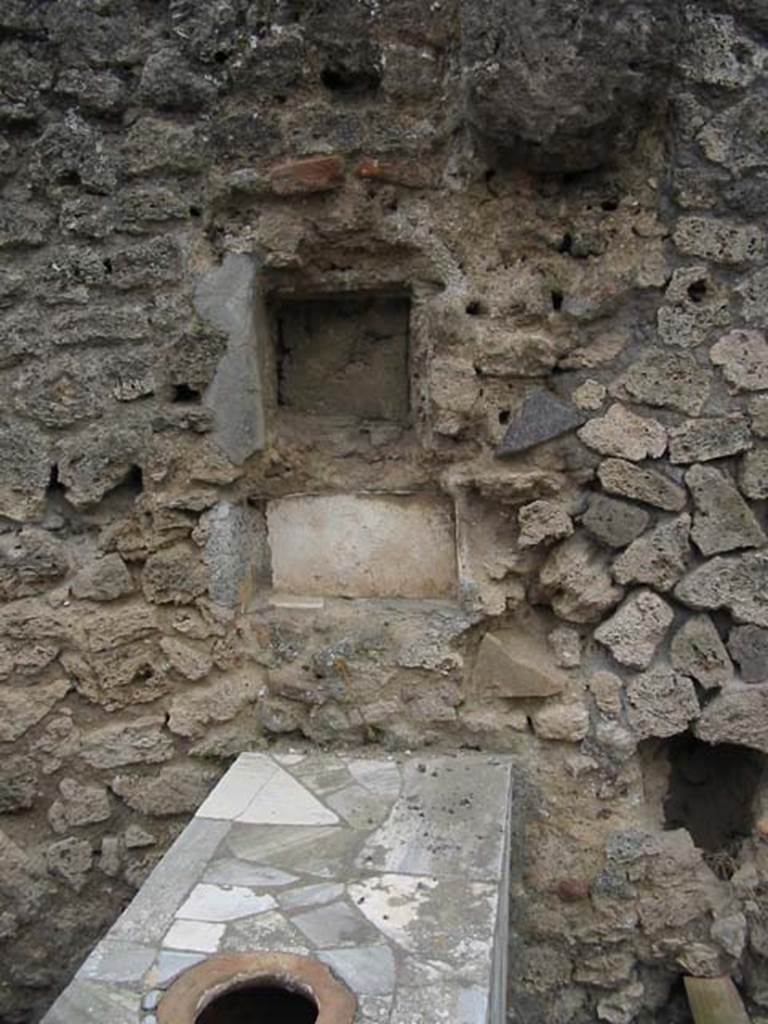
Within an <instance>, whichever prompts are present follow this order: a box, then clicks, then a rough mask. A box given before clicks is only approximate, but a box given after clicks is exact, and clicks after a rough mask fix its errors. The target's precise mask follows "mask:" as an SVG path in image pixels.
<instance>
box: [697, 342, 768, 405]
mask: <svg viewBox="0 0 768 1024" xmlns="http://www.w3.org/2000/svg"><path fill="white" fill-rule="evenodd" d="M709 358H710V360H711V361H712V362H713V363H714V365H715V366H719V367H721V369H722V371H723V376H724V377H725V379H726V380H727V381H728V383H729V384H731V385H732V386H733V388H734V389H735V390H736V391H763V390H765V389H766V388H768V343H766V340H765V334H763V332H762V331H744V330H736V331H729V332H728V333H727V334H724V335H723V336H722V337H721V338H720V339H719V340H718V341H717V342H715V344H714V345H713V346H712V348H711V349H710V350H709Z"/></svg>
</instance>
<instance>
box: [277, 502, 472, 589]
mask: <svg viewBox="0 0 768 1024" xmlns="http://www.w3.org/2000/svg"><path fill="white" fill-rule="evenodd" d="M267 523H268V530H269V544H270V547H271V551H272V578H273V585H274V587H275V589H276V590H285V591H288V592H292V593H299V594H328V595H337V596H341V597H414V598H416V597H421V598H424V597H433V598H440V597H442V598H448V597H453V596H455V594H456V590H457V574H456V551H455V545H454V525H453V514H452V511H451V507H450V505H449V504H448V503H447V502H446V501H444V500H443V499H440V498H435V497H431V496H424V495H328V496H325V495H323V496H308V497H292V498H282V499H279V500H277V501H271V502H269V504H268V505H267Z"/></svg>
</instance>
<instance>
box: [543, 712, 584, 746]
mask: <svg viewBox="0 0 768 1024" xmlns="http://www.w3.org/2000/svg"><path fill="white" fill-rule="evenodd" d="M533 730H534V732H535V733H536V735H537V736H539V737H540V738H541V739H543V740H561V741H562V742H563V743H580V742H581V741H582V740H583V739H584V737H585V736H586V735H587V732H588V731H589V713H588V712H587V709H586V708H585V707H584V705H583V704H548V705H546V706H545V707H543V708H541V709H540V710H539V711H536V712H534V714H533Z"/></svg>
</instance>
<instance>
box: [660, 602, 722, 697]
mask: <svg viewBox="0 0 768 1024" xmlns="http://www.w3.org/2000/svg"><path fill="white" fill-rule="evenodd" d="M669 653H670V658H671V661H672V667H673V668H674V669H675V670H676V671H677V672H681V673H682V674H683V675H687V676H691V677H692V678H693V679H695V680H696V682H697V683H700V684H701V685H702V686H704V687H705V688H707V689H711V688H712V687H717V686H723V685H725V684H726V683H729V682H730V681H731V680H732V679H733V664H732V663H731V659H730V658H729V657H728V651H727V650H726V649H725V645H724V644H723V641H722V640H721V639H720V634H719V633H718V632H717V630H716V629H715V626H714V624H713V622H712V620H711V619H710V617H709V616H708V615H695V616H694V617H693V618H691V619H689V620H688V621H687V622H686V623H685V625H684V626H682V627H681V628H680V629H679V630H678V631H677V633H675V635H674V637H673V638H672V643H671V645H670V652H669Z"/></svg>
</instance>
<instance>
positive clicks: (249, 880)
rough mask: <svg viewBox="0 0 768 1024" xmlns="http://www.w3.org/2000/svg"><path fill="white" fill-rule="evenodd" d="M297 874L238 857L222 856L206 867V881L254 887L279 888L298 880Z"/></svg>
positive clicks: (204, 877)
mask: <svg viewBox="0 0 768 1024" xmlns="http://www.w3.org/2000/svg"><path fill="white" fill-rule="evenodd" d="M298 880H299V879H298V877H297V876H296V875H289V874H288V872H287V871H281V870H280V869H279V868H269V867H262V865H260V864H250V863H248V861H243V860H237V858H236V857H222V858H221V859H220V860H214V861H212V862H211V863H210V864H209V865H208V867H207V868H206V869H205V874H204V875H203V881H204V882H217V883H219V884H221V885H249V886H251V888H253V889H277V888H280V886H283V885H293V884H294V883H295V882H298Z"/></svg>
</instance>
